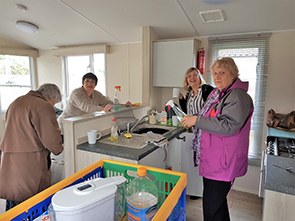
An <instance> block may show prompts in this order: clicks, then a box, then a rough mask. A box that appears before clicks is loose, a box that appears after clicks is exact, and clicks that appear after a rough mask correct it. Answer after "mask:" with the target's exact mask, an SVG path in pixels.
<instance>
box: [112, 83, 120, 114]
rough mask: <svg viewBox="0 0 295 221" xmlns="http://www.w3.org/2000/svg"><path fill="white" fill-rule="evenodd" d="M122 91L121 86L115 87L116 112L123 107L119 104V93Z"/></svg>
mask: <svg viewBox="0 0 295 221" xmlns="http://www.w3.org/2000/svg"><path fill="white" fill-rule="evenodd" d="M120 91H121V86H115V95H114V100H113V102H114V110H115V111H119V110H121V105H120V102H119V93H120Z"/></svg>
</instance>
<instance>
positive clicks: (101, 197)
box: [52, 176, 126, 221]
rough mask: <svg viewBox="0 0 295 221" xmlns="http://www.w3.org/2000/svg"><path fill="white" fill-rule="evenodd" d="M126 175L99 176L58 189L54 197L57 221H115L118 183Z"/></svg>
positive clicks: (53, 202) (53, 203) (53, 204)
mask: <svg viewBox="0 0 295 221" xmlns="http://www.w3.org/2000/svg"><path fill="white" fill-rule="evenodd" d="M125 180H126V179H125V178H124V177H119V176H118V177H110V178H97V179H93V180H89V181H86V182H83V183H79V184H76V185H74V186H70V187H68V188H65V189H63V190H60V191H58V192H57V193H55V194H54V196H53V197H52V206H53V209H54V211H55V217H56V220H57V221H81V220H85V221H86V220H87V221H97V220H102V221H113V220H114V219H115V197H116V191H117V185H116V184H120V183H122V182H125Z"/></svg>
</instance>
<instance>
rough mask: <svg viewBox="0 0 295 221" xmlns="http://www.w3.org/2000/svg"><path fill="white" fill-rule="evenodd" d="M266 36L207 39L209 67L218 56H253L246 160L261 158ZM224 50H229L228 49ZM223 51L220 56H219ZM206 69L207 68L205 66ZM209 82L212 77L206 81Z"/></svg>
mask: <svg viewBox="0 0 295 221" xmlns="http://www.w3.org/2000/svg"><path fill="white" fill-rule="evenodd" d="M270 36H271V34H270V33H260V34H248V35H239V36H237V35H235V36H222V37H210V38H209V39H208V62H207V64H208V65H210V64H212V63H213V61H214V60H215V59H217V58H218V57H224V56H229V57H233V58H235V57H236V58H238V57H244V58H246V59H247V57H249V58H250V57H257V64H256V78H255V95H253V96H254V97H252V99H253V103H254V113H253V117H252V125H251V132H250V147H249V158H261V150H262V147H263V143H264V140H265V138H263V136H262V135H263V134H262V132H263V127H264V126H265V122H264V113H265V95H266V83H267V70H268V57H269V38H270ZM227 49H231V50H228V51H227ZM221 52H223V53H221ZM207 70H209V67H207ZM210 80H211V82H213V80H212V78H211V79H210Z"/></svg>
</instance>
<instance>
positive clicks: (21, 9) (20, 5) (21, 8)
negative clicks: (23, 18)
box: [15, 4, 28, 12]
mask: <svg viewBox="0 0 295 221" xmlns="http://www.w3.org/2000/svg"><path fill="white" fill-rule="evenodd" d="M15 7H16V8H17V9H18V10H20V11H22V12H26V11H27V10H28V7H27V6H25V5H22V4H16V5H15Z"/></svg>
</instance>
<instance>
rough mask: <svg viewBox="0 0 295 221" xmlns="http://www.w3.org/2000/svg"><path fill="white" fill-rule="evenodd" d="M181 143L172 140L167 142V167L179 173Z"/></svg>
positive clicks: (175, 139) (180, 141)
mask: <svg viewBox="0 0 295 221" xmlns="http://www.w3.org/2000/svg"><path fill="white" fill-rule="evenodd" d="M182 142H183V141H182V140H179V139H177V138H174V139H172V140H170V141H169V146H168V147H167V151H168V155H167V167H168V168H171V169H172V170H174V171H179V172H180V171H181V145H182V144H181V143H182Z"/></svg>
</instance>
